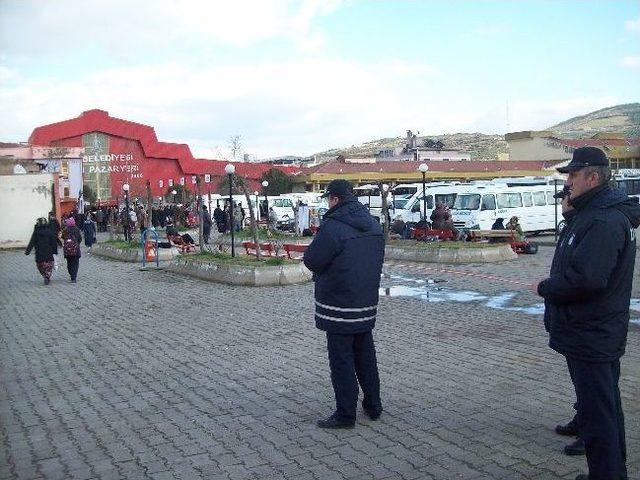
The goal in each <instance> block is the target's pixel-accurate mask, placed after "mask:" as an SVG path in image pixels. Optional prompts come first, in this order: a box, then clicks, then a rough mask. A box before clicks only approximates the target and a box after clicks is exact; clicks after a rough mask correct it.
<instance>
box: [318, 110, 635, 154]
mask: <svg viewBox="0 0 640 480" xmlns="http://www.w3.org/2000/svg"><path fill="white" fill-rule="evenodd" d="M547 130H550V131H552V132H554V133H555V134H557V135H558V136H562V137H568V138H589V137H592V136H593V135H595V134H596V133H622V134H624V135H625V136H628V137H630V136H640V103H628V104H625V105H616V106H614V107H608V108H603V109H601V110H597V111H595V112H591V113H588V114H586V115H581V116H579V117H574V118H570V119H569V120H565V121H564V122H562V123H558V124H557V125H554V126H552V127H549V128H547ZM420 138H422V139H423V138H429V139H431V140H434V141H437V140H439V141H441V142H442V143H443V144H444V145H445V148H454V149H457V150H462V151H465V152H470V153H471V158H472V159H473V160H496V159H498V158H499V157H500V155H501V154H507V153H508V149H507V142H506V141H505V140H504V136H503V135H485V134H483V133H454V134H448V135H420ZM404 144H405V137H389V138H381V139H378V140H371V141H370V142H365V143H363V144H361V145H351V146H350V147H344V148H336V149H332V150H327V151H325V152H322V153H318V154H317V156H318V157H329V156H336V155H345V156H369V155H375V154H376V153H378V151H380V150H383V149H389V148H396V147H402V146H404Z"/></svg>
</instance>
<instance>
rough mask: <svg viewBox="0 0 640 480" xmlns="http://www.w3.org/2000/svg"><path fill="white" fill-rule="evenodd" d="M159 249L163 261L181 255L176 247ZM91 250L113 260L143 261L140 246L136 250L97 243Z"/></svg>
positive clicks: (153, 263)
mask: <svg viewBox="0 0 640 480" xmlns="http://www.w3.org/2000/svg"><path fill="white" fill-rule="evenodd" d="M158 251H159V254H160V261H161V262H162V261H167V260H173V259H174V258H175V257H177V256H178V255H179V253H178V250H177V249H176V248H175V247H172V248H159V249H158ZM91 252H92V253H93V254H94V255H98V256H99V257H106V258H110V259H112V260H120V261H121V262H131V263H136V262H140V263H142V257H141V254H142V252H141V251H140V249H139V248H137V249H135V250H134V249H124V248H117V247H114V246H111V245H109V244H106V243H95V244H94V245H93V248H92V249H91ZM148 263H150V264H152V265H155V261H153V262H148Z"/></svg>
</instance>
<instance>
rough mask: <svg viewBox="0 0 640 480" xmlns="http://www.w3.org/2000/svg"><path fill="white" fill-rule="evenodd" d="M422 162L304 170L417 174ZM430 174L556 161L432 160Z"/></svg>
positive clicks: (338, 164) (331, 165) (543, 166)
mask: <svg viewBox="0 0 640 480" xmlns="http://www.w3.org/2000/svg"><path fill="white" fill-rule="evenodd" d="M420 163H422V162H415V161H411V162H403V161H397V162H390V161H382V162H376V163H341V162H328V163H323V164H321V165H316V166H314V167H308V168H303V169H302V173H303V174H309V175H310V174H314V173H320V174H336V175H337V174H340V173H345V174H348V173H410V172H417V171H418V165H420ZM425 163H426V164H427V165H428V166H429V171H430V172H485V171H500V170H528V171H530V170H540V171H542V170H545V169H550V168H552V167H553V166H554V165H556V164H557V163H558V162H556V161H539V160H524V161H469V162H468V161H448V162H445V161H441V160H430V161H428V162H425Z"/></svg>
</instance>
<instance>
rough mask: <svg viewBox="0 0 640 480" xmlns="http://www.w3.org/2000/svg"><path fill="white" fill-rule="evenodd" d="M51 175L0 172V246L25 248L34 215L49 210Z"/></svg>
mask: <svg viewBox="0 0 640 480" xmlns="http://www.w3.org/2000/svg"><path fill="white" fill-rule="evenodd" d="M53 181H54V179H53V174H38V173H36V174H27V175H0V225H2V228H1V229H0V248H12V247H25V246H26V245H27V244H28V243H29V239H30V238H31V233H32V232H33V226H34V225H35V223H36V218H38V217H45V218H46V217H47V214H48V213H49V212H50V211H51V210H53V202H52V198H51V185H53Z"/></svg>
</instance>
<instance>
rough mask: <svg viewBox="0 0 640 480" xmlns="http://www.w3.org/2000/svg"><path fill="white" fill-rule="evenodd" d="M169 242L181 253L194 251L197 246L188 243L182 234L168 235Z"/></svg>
mask: <svg viewBox="0 0 640 480" xmlns="http://www.w3.org/2000/svg"><path fill="white" fill-rule="evenodd" d="M167 240H169V243H170V244H171V245H172V246H174V247H176V248H177V249H178V251H179V252H180V253H194V252H195V251H196V246H195V244H193V243H187V242H185V241H184V239H183V238H182V237H181V236H180V235H167Z"/></svg>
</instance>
